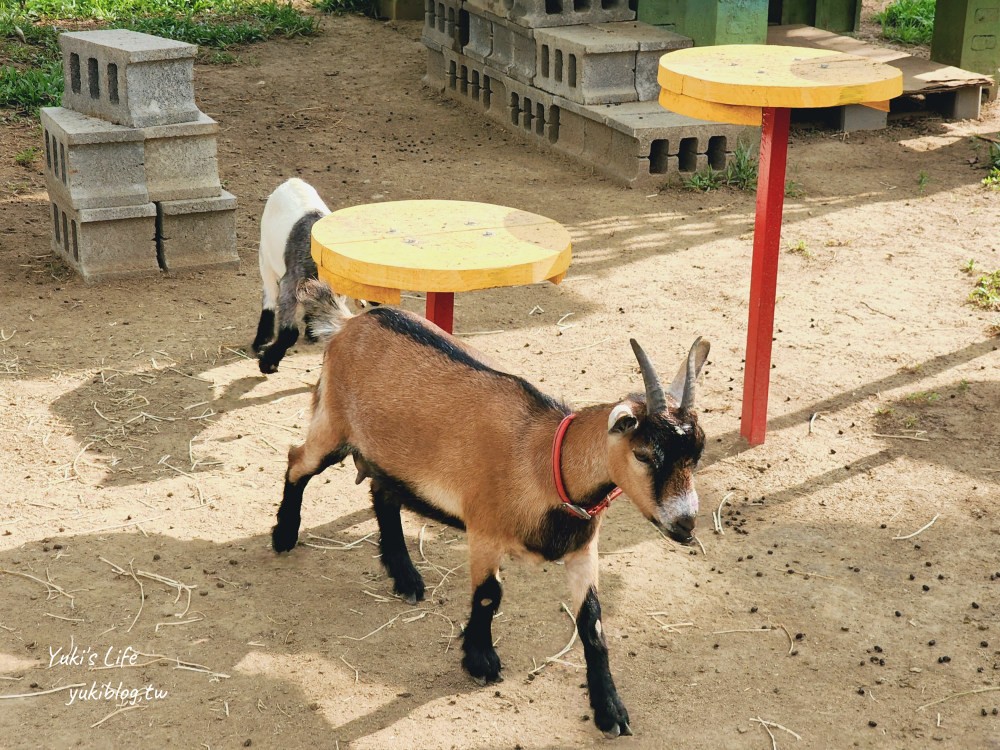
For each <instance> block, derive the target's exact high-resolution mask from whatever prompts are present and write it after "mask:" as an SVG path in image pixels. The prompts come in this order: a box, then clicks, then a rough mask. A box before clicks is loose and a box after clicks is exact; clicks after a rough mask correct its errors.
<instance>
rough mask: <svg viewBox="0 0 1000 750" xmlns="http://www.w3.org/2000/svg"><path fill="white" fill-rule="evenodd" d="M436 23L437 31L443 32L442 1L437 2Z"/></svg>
mask: <svg viewBox="0 0 1000 750" xmlns="http://www.w3.org/2000/svg"><path fill="white" fill-rule="evenodd" d="M437 25H438V31H440V32H441V33H442V34H443V33H444V3H438V12H437Z"/></svg>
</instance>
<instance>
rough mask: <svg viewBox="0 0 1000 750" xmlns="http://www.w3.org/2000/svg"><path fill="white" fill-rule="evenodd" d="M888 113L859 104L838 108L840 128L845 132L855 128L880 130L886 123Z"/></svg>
mask: <svg viewBox="0 0 1000 750" xmlns="http://www.w3.org/2000/svg"><path fill="white" fill-rule="evenodd" d="M888 121H889V117H888V113H886V112H883V111H882V110H879V109H872V108H871V107H864V106H862V105H860V104H848V105H845V106H843V107H841V108H840V129H841V130H843V131H844V132H845V133H851V132H854V131H855V130H882V129H883V128H885V127H886V125H887V124H888Z"/></svg>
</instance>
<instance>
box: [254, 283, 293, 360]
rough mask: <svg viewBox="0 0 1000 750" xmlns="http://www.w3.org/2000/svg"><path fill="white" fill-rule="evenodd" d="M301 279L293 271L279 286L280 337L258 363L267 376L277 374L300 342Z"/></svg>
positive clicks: (269, 345) (264, 352)
mask: <svg viewBox="0 0 1000 750" xmlns="http://www.w3.org/2000/svg"><path fill="white" fill-rule="evenodd" d="M298 279H299V277H298V276H297V275H296V274H294V273H293V272H292V271H289V272H288V273H286V274H285V275H284V276H283V277H282V278H281V281H280V282H279V284H278V335H277V337H276V338H275V339H274V341H272V342H271V343H270V344H268V345H267V346H266V347H264V348H263V349H262V350H261V351H260V361H259V362H258V363H257V364H258V366H259V367H260V371H261V372H262V373H264V374H265V375H268V374H270V373H272V372H277V370H278V364H279V363H280V362H281V360H282V358H283V357H284V356H285V354H286V353H287V352H288V350H289V349H291V348H292V347H293V346H295V342H296V341H298V340H299V324H298V321H297V320H296V316H297V315H298V310H299V303H298V300H297V299H296V297H295V289H296V286H297V284H298Z"/></svg>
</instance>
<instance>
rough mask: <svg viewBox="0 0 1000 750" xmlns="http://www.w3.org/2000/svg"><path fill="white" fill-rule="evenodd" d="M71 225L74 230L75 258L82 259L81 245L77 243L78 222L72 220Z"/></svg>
mask: <svg viewBox="0 0 1000 750" xmlns="http://www.w3.org/2000/svg"><path fill="white" fill-rule="evenodd" d="M70 227H71V229H72V230H73V260H77V261H78V260H80V245H79V244H78V243H77V239H76V222H75V221H71V222H70Z"/></svg>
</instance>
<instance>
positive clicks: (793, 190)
mask: <svg viewBox="0 0 1000 750" xmlns="http://www.w3.org/2000/svg"><path fill="white" fill-rule="evenodd" d="M803 195H805V190H803V189H802V185H800V184H799V183H798V182H796V181H795V180H787V181H786V182H785V197H786V198H801V197H802V196H803Z"/></svg>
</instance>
